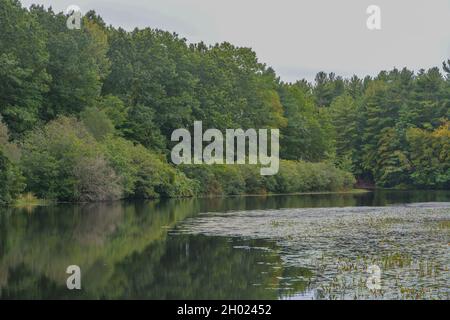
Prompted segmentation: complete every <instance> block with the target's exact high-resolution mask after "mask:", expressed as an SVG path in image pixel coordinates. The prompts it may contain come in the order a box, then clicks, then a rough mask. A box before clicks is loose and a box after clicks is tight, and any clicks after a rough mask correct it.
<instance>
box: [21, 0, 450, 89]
mask: <svg viewBox="0 0 450 320" xmlns="http://www.w3.org/2000/svg"><path fill="white" fill-rule="evenodd" d="M32 3H38V4H44V5H45V6H49V5H51V6H52V7H53V9H54V10H55V11H58V12H59V11H64V10H65V9H66V8H67V7H68V6H69V5H77V6H79V7H80V8H81V9H82V11H83V12H86V11H88V10H90V9H95V10H96V11H97V13H99V14H100V15H101V16H102V17H103V19H104V20H105V21H106V23H107V24H112V25H114V26H121V27H123V28H125V29H127V30H131V29H133V28H134V27H146V26H149V27H152V28H159V29H163V30H168V31H173V32H176V33H178V34H179V35H180V36H183V37H185V38H187V39H188V41H189V42H198V41H201V40H202V41H204V42H206V43H208V44H214V43H216V42H222V41H228V42H231V43H233V44H235V45H238V46H246V47H251V48H252V49H253V50H255V51H256V53H257V55H258V57H259V59H260V61H261V62H264V63H266V64H268V65H270V66H272V67H273V68H274V69H275V70H276V71H277V73H278V74H279V75H280V76H281V78H282V79H283V80H285V81H295V80H297V79H302V78H307V79H308V80H312V79H313V78H314V75H315V74H316V73H317V72H318V71H322V70H323V71H327V72H330V71H333V72H335V73H336V74H339V75H343V76H351V75H352V74H357V75H359V76H363V75H366V74H369V75H375V74H377V73H378V72H379V71H380V70H385V69H392V68H393V67H397V68H402V67H404V66H406V67H408V68H410V69H414V70H418V69H420V68H429V67H432V66H441V64H442V61H444V60H445V59H448V58H450V0H369V1H368V0H270V1H269V0H53V1H52V0H44V1H39V0H22V4H23V5H24V6H29V5H30V4H32ZM371 4H375V5H378V6H379V7H380V8H381V27H382V29H381V30H376V31H370V30H368V29H367V27H366V20H367V17H368V15H367V14H366V8H367V7H368V6H369V5H371Z"/></svg>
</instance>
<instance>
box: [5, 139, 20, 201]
mask: <svg viewBox="0 0 450 320" xmlns="http://www.w3.org/2000/svg"><path fill="white" fill-rule="evenodd" d="M0 181H1V182H0V205H4V204H10V203H12V202H13V201H14V199H15V198H16V197H17V196H19V194H20V193H21V192H22V191H23V189H24V187H25V184H24V178H23V176H22V174H21V172H20V170H19V168H18V167H17V165H15V164H14V163H12V162H11V161H10V160H9V159H8V157H6V156H5V154H4V153H3V147H2V145H0Z"/></svg>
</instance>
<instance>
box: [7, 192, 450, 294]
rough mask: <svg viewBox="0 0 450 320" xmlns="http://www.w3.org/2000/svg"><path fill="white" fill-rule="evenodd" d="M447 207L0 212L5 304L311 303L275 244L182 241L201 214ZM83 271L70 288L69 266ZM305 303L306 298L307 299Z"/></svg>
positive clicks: (373, 196)
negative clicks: (183, 227)
mask: <svg viewBox="0 0 450 320" xmlns="http://www.w3.org/2000/svg"><path fill="white" fill-rule="evenodd" d="M424 201H441V202H444V201H450V193H449V192H432V193H430V192H377V193H369V194H358V195H354V194H341V195H337V194H335V195H306V196H305V195H303V196H273V197H244V198H242V197H236V198H226V199H225V198H213V199H182V200H170V201H159V202H158V201H152V202H150V201H143V202H115V203H97V204H86V205H58V206H50V207H35V208H23V209H0V298H1V299H18V298H19V299H21V298H27V299H58V298H61V299H71V298H89V299H116V298H125V299H127V298H137V299H144V298H145V299H147V298H150V299H194V298H199V299H203V298H204V299H207V298H216V299H238V298H248V299H276V298H280V297H285V298H288V297H291V298H295V297H299V293H301V292H303V293H305V292H306V293H307V292H308V291H307V290H308V279H309V277H310V276H311V271H310V270H308V269H304V268H303V269H302V268H295V267H286V266H283V263H282V261H281V258H280V254H279V250H280V248H278V247H277V246H276V245H275V244H274V243H273V242H270V241H264V240H248V239H236V238H233V239H231V238H227V237H207V236H202V235H177V234H174V233H172V232H171V230H173V229H174V228H176V226H177V224H178V223H180V222H181V221H183V220H185V219H186V218H188V217H192V216H194V215H196V214H198V213H200V212H212V211H218V212H227V211H243V210H255V209H279V208H300V207H347V206H361V205H385V204H391V203H397V202H398V203H403V202H424ZM73 264H75V265H78V266H80V267H81V270H82V287H83V289H82V290H81V291H69V290H67V288H66V279H67V276H68V275H67V274H66V273H65V271H66V268H67V266H69V265H73ZM306 296H307V295H306Z"/></svg>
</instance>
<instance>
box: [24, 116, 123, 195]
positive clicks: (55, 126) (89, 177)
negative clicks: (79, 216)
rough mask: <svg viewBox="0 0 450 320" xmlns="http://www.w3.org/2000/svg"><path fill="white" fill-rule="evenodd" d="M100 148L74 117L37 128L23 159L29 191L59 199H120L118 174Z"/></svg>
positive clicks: (29, 136) (30, 137) (26, 147)
mask: <svg viewBox="0 0 450 320" xmlns="http://www.w3.org/2000/svg"><path fill="white" fill-rule="evenodd" d="M101 151H102V150H101V147H100V145H99V144H98V143H97V142H96V140H95V139H94V138H93V137H92V135H91V134H90V133H89V132H88V131H87V129H86V128H85V127H84V125H83V124H82V123H81V122H79V121H77V120H76V119H74V118H66V117H60V118H58V119H56V120H54V121H52V122H50V123H49V124H47V125H46V126H45V127H44V128H42V129H41V128H38V129H36V130H34V131H33V132H31V133H30V134H29V135H28V137H27V138H26V140H25V142H24V144H23V155H22V159H21V165H22V169H23V172H24V175H25V177H26V178H27V183H28V186H27V190H28V191H30V192H33V193H34V194H36V195H37V196H38V197H40V198H43V199H57V200H60V201H94V200H108V199H117V198H120V197H121V192H122V190H121V188H120V185H119V181H118V177H117V176H116V173H115V172H114V170H113V169H112V168H111V167H110V166H109V164H108V162H107V161H106V159H105V157H104V155H103V153H102V152H101Z"/></svg>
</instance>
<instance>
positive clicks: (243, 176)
mask: <svg viewBox="0 0 450 320" xmlns="http://www.w3.org/2000/svg"><path fill="white" fill-rule="evenodd" d="M182 170H183V172H185V173H186V175H187V176H188V177H190V178H191V179H195V180H197V181H198V183H199V186H200V187H199V188H200V189H199V193H200V194H203V195H239V194H265V193H300V192H315V191H343V190H349V189H352V188H353V186H354V184H355V179H354V177H353V175H352V174H350V173H348V172H346V171H343V170H339V169H336V168H335V167H334V166H333V165H331V164H326V163H310V162H304V161H289V160H282V161H281V163H280V172H279V173H278V174H277V175H274V176H265V177H264V176H261V175H260V174H259V168H258V167H257V166H252V165H228V166H227V165H214V166H209V165H185V166H183V167H182Z"/></svg>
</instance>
